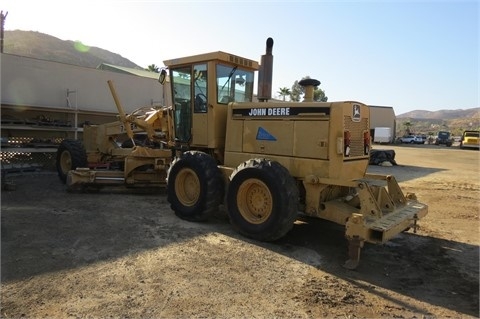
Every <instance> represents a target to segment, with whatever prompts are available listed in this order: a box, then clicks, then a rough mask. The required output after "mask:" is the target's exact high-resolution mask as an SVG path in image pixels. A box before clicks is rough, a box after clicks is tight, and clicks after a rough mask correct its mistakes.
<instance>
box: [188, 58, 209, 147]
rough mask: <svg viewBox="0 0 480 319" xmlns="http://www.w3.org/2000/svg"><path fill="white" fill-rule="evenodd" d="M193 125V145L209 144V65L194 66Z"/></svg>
mask: <svg viewBox="0 0 480 319" xmlns="http://www.w3.org/2000/svg"><path fill="white" fill-rule="evenodd" d="M192 91H193V123H192V135H193V139H192V144H193V145H198V146H207V144H208V109H209V107H208V105H209V104H208V101H209V99H208V78H207V64H206V63H202V64H195V65H193V90H192Z"/></svg>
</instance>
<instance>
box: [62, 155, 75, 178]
mask: <svg viewBox="0 0 480 319" xmlns="http://www.w3.org/2000/svg"><path fill="white" fill-rule="evenodd" d="M60 167H61V169H62V172H64V173H65V174H66V173H68V171H69V170H71V169H72V156H71V155H70V152H62V155H61V156H60Z"/></svg>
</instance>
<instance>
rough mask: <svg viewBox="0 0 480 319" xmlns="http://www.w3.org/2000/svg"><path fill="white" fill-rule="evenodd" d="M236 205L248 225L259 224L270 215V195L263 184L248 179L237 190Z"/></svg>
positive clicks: (271, 200) (271, 203)
mask: <svg viewBox="0 0 480 319" xmlns="http://www.w3.org/2000/svg"><path fill="white" fill-rule="evenodd" d="M237 205H238V209H239V211H240V214H241V215H242V216H243V218H244V219H245V220H247V221H248V222H249V223H250V224H261V223H264V222H265V221H266V220H267V219H268V218H269V217H270V215H271V214H272V210H273V199H272V194H271V193H270V190H269V189H268V186H267V185H266V184H265V183H264V182H262V181H260V180H258V179H254V178H250V179H247V180H246V181H245V182H243V183H242V185H240V187H239V189H238V193H237Z"/></svg>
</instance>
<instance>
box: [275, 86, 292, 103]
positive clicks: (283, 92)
mask: <svg viewBox="0 0 480 319" xmlns="http://www.w3.org/2000/svg"><path fill="white" fill-rule="evenodd" d="M277 93H278V94H280V96H282V97H283V100H284V101H285V97H286V96H287V95H288V96H290V94H291V93H292V92H291V91H290V89H289V88H287V87H283V88H280V90H279V91H278V92H277Z"/></svg>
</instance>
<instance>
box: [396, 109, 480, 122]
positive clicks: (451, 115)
mask: <svg viewBox="0 0 480 319" xmlns="http://www.w3.org/2000/svg"><path fill="white" fill-rule="evenodd" d="M463 117H468V118H473V117H476V118H478V117H480V107H474V108H471V109H466V110H463V109H459V110H440V111H434V112H432V111H422V110H417V111H411V112H408V113H404V114H400V115H397V118H412V119H441V120H449V119H458V118H463Z"/></svg>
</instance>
